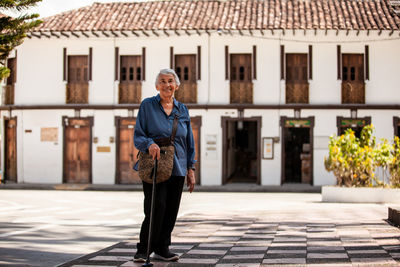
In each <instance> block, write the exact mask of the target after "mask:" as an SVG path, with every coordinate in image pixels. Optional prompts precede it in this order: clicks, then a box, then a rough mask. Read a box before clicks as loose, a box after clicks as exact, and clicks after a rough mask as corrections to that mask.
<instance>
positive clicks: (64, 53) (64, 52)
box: [63, 47, 68, 81]
mask: <svg viewBox="0 0 400 267" xmlns="http://www.w3.org/2000/svg"><path fill="white" fill-rule="evenodd" d="M67 69H68V66H67V48H65V47H64V48H63V81H66V80H67Z"/></svg>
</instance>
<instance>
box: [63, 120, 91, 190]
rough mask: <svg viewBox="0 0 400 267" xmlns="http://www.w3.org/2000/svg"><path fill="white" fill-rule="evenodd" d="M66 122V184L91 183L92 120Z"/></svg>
mask: <svg viewBox="0 0 400 267" xmlns="http://www.w3.org/2000/svg"><path fill="white" fill-rule="evenodd" d="M65 120H67V122H66V123H65V126H64V127H65V128H64V144H65V149H64V182H65V183H83V184H87V183H91V180H92V179H91V176H92V170H91V169H92V166H91V165H92V162H91V126H92V124H91V119H78V118H77V119H75V118H66V119H65Z"/></svg>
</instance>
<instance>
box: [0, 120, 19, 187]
mask: <svg viewBox="0 0 400 267" xmlns="http://www.w3.org/2000/svg"><path fill="white" fill-rule="evenodd" d="M4 129H5V133H4V134H5V136H4V137H5V139H4V144H5V151H4V155H5V162H4V174H3V179H4V180H5V181H6V182H13V183H16V182H17V118H5V120H4Z"/></svg>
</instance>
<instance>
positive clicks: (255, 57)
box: [253, 45, 257, 80]
mask: <svg viewBox="0 0 400 267" xmlns="http://www.w3.org/2000/svg"><path fill="white" fill-rule="evenodd" d="M253 79H254V80H256V79H257V46H255V45H253Z"/></svg>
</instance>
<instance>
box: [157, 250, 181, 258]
mask: <svg viewBox="0 0 400 267" xmlns="http://www.w3.org/2000/svg"><path fill="white" fill-rule="evenodd" d="M154 258H155V259H160V260H163V261H177V260H179V255H178V254H175V253H172V252H171V251H169V250H168V249H166V250H162V251H157V252H154Z"/></svg>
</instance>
